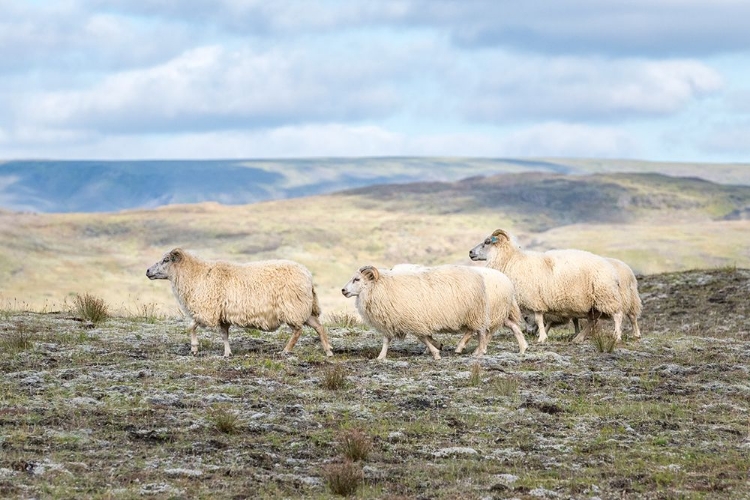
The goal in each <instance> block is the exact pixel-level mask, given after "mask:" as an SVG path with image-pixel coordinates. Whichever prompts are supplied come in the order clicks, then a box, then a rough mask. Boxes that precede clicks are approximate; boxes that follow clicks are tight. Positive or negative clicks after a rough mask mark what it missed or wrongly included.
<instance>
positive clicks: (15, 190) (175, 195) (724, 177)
mask: <svg viewBox="0 0 750 500" xmlns="http://www.w3.org/2000/svg"><path fill="white" fill-rule="evenodd" d="M615 171H616V172H638V173H643V172H654V173H662V174H666V175H671V176H698V177H701V178H703V179H706V180H711V181H713V182H719V183H725V184H745V185H750V165H736V164H716V165H706V164H686V163H652V162H637V161H625V160H620V161H618V160H577V159H539V160H524V159H474V158H320V159H298V160H200V161H183V160H174V161H54V160H33V161H32V160H25V161H8V162H5V163H0V209H6V210H13V211H27V212H48V213H50V212H64V213H65V212H67V213H69V212H115V211H120V210H128V209H143V208H155V207H159V206H164V205H172V204H183V203H202V202H209V201H212V202H218V203H222V204H225V205H242V204H248V203H257V202H259V201H266V200H276V199H286V198H296V197H302V196H312V195H317V194H326V193H332V192H335V191H340V190H345V189H351V188H358V187H366V186H373V185H377V184H389V185H390V184H395V183H411V182H417V181H422V182H424V181H426V182H438V181H440V182H446V181H456V180H459V179H464V178H470V177H475V176H487V175H493V174H498V173H528V172H542V173H556V174H588V173H607V172H615ZM740 215H741V214H740Z"/></svg>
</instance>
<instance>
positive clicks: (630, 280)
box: [524, 257, 642, 342]
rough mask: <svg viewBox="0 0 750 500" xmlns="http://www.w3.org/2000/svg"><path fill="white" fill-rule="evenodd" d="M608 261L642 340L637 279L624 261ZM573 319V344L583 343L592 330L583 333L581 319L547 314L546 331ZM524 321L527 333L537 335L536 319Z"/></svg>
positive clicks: (625, 312) (629, 316)
mask: <svg viewBox="0 0 750 500" xmlns="http://www.w3.org/2000/svg"><path fill="white" fill-rule="evenodd" d="M606 259H607V261H608V262H610V263H611V264H612V265H613V266H614V267H615V270H616V271H617V273H618V275H619V285H620V296H621V300H622V308H623V312H624V314H625V315H626V316H627V317H628V319H629V320H630V325H631V326H632V328H633V336H634V337H635V338H640V337H641V330H640V328H639V327H638V317H639V316H640V315H641V310H642V304H641V297H640V295H639V293H638V280H637V279H636V277H635V274H634V273H633V270H632V269H630V266H628V265H627V264H626V263H624V262H623V261H621V260H619V259H613V258H608V257H607V258H606ZM582 317H585V316H582ZM604 317H605V318H607V319H611V318H609V317H608V316H604ZM571 319H572V320H573V326H574V328H575V333H576V337H575V338H574V339H573V342H582V341H583V340H585V339H586V337H587V336H588V335H589V334H590V333H591V329H590V328H588V325H587V327H586V328H584V330H583V331H581V328H580V326H579V322H578V321H579V319H580V318H578V317H573V318H570V317H562V316H559V315H556V314H545V315H544V327H545V329H546V331H547V332H549V330H550V328H555V327H558V326H564V325H567V324H568V323H569V322H570V321H571ZM524 320H525V323H526V331H527V332H529V333H536V331H537V330H538V327H537V325H536V319H535V318H534V317H533V316H532V315H525V316H524ZM620 340H622V338H621V337H618V338H617V341H618V342H619V341H620Z"/></svg>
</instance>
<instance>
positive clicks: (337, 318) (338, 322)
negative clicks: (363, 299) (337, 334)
mask: <svg viewBox="0 0 750 500" xmlns="http://www.w3.org/2000/svg"><path fill="white" fill-rule="evenodd" d="M326 316H327V317H326V324H327V325H329V326H333V327H337V328H356V327H361V326H362V321H360V319H359V317H357V315H356V314H353V313H351V312H349V311H335V312H332V313H328V314H327V315H326Z"/></svg>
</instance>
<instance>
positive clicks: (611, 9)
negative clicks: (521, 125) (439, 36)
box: [406, 0, 750, 58]
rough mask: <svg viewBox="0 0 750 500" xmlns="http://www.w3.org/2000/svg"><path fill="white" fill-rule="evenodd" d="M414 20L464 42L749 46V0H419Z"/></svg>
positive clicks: (623, 52) (691, 51)
mask: <svg viewBox="0 0 750 500" xmlns="http://www.w3.org/2000/svg"><path fill="white" fill-rule="evenodd" d="M408 5H409V14H408V15H407V16H406V18H407V19H409V20H410V21H411V22H412V23H415V24H423V25H427V26H432V27H436V28H437V27H440V28H442V29H444V30H446V31H447V32H448V33H450V35H451V37H452V39H453V40H454V42H455V43H456V44H457V45H458V46H461V47H465V48H467V49H472V48H477V47H506V48H513V49H520V50H524V51H533V52H536V53H545V54H556V55H559V54H583V55H604V54H607V55H616V56H620V57H623V56H624V57H628V56H654V57H660V58H663V57H684V56H697V55H700V56H706V55H712V54H720V53H727V52H745V51H746V50H747V47H748V46H750V30H748V29H747V22H746V20H747V19H748V18H750V4H748V3H747V2H740V1H736V0H716V1H705V0H669V1H661V2H654V1H651V0H608V1H606V2H597V1H587V0H583V1H581V0H557V1H554V2H523V3H522V4H520V3H519V2H516V1H513V0H497V1H495V0H464V1H461V2H455V1H452V0H414V1H412V2H408Z"/></svg>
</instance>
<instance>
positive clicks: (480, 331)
mask: <svg viewBox="0 0 750 500" xmlns="http://www.w3.org/2000/svg"><path fill="white" fill-rule="evenodd" d="M341 293H342V294H343V295H344V296H345V297H347V298H349V297H357V300H356V305H357V309H358V310H359V313H360V315H361V316H362V318H363V319H364V320H365V321H366V322H367V323H368V324H369V325H370V326H372V327H373V328H375V329H376V330H378V331H380V332H381V333H382V334H383V348H382V349H381V351H380V354H379V355H378V360H384V359H385V358H386V355H387V353H388V346H389V344H390V341H391V339H393V338H398V339H403V338H404V337H405V336H406V334H407V333H412V334H414V336H416V337H417V338H418V339H419V340H420V341H421V342H422V343H423V344H425V346H427V349H429V351H430V353H431V354H432V357H433V358H434V359H436V360H438V359H440V351H439V350H438V349H437V348H436V347H435V345H434V344H433V340H432V334H433V333H438V332H464V331H469V332H471V334H472V335H477V336H478V337H479V347H477V349H476V350H475V351H474V356H477V357H479V356H481V355H482V353H483V352H484V351H485V350H486V342H487V329H488V327H489V311H488V308H487V294H486V292H485V288H484V280H483V279H482V276H481V275H480V274H479V273H476V272H474V271H471V270H470V269H468V268H467V267H466V266H437V267H432V268H428V269H425V270H423V271H419V272H393V271H390V270H385V269H384V270H378V269H377V268H375V267H373V266H364V267H362V268H360V269H359V270H358V271H357V272H356V273H355V274H354V276H352V278H351V279H350V280H349V282H348V283H346V285H344V287H343V288H342V289H341Z"/></svg>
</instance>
